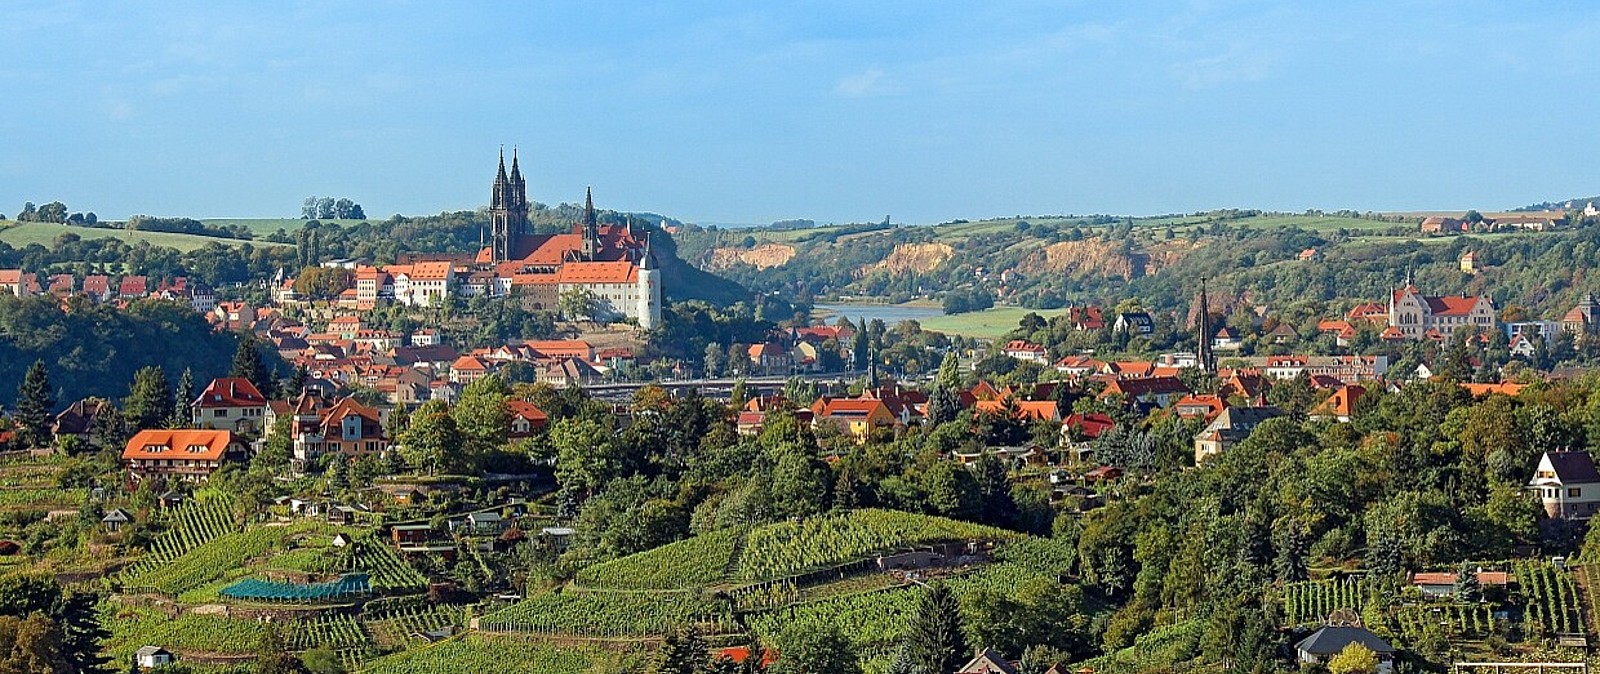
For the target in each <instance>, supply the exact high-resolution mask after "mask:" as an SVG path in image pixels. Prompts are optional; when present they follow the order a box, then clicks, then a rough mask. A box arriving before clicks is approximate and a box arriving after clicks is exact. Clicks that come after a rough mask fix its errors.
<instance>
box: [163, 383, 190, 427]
mask: <svg viewBox="0 0 1600 674" xmlns="http://www.w3.org/2000/svg"><path fill="white" fill-rule="evenodd" d="M193 402H194V372H192V371H191V370H190V369H189V368H183V374H181V375H179V376H178V387H177V388H175V389H173V390H172V418H171V419H170V420H168V421H167V426H169V427H171V428H185V427H187V426H189V424H190V423H191V422H192V421H193V418H192V417H190V416H189V404H190V403H193Z"/></svg>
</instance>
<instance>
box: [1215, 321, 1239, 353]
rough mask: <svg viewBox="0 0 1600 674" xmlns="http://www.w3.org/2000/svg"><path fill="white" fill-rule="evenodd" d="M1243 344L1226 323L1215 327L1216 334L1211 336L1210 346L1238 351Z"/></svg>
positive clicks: (1222, 349)
mask: <svg viewBox="0 0 1600 674" xmlns="http://www.w3.org/2000/svg"><path fill="white" fill-rule="evenodd" d="M1243 344H1244V340H1243V339H1240V338H1239V334H1238V333H1236V332H1234V331H1233V328H1230V327H1228V326H1226V325H1224V326H1222V327H1221V328H1218V329H1217V334H1216V335H1215V336H1213V337H1212V338H1211V348H1212V349H1213V350H1216V351H1238V350H1239V347H1240V346H1242V345H1243Z"/></svg>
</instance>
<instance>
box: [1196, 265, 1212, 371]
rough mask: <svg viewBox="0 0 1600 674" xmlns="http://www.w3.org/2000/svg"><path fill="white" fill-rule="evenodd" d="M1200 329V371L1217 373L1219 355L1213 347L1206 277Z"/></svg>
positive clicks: (1203, 278) (1201, 278) (1202, 291)
mask: <svg viewBox="0 0 1600 674" xmlns="http://www.w3.org/2000/svg"><path fill="white" fill-rule="evenodd" d="M1197 322H1198V323H1199V327H1200V343H1199V344H1198V345H1197V346H1199V347H1200V348H1199V349H1198V352H1199V354H1198V355H1199V356H1200V357H1199V359H1198V360H1199V361H1200V369H1202V370H1205V371H1206V372H1216V371H1217V354H1216V353H1215V352H1213V351H1212V345H1211V340H1212V336H1211V301H1210V298H1209V297H1207V296H1206V277H1204V276H1202V277H1200V320H1199V321H1197Z"/></svg>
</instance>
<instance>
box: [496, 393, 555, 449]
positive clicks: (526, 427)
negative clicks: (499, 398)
mask: <svg viewBox="0 0 1600 674" xmlns="http://www.w3.org/2000/svg"><path fill="white" fill-rule="evenodd" d="M506 411H508V412H510V414H511V431H510V433H509V434H508V435H509V437H510V438H511V439H513V440H516V439H521V438H526V437H531V436H532V435H533V434H535V433H537V432H538V431H540V430H542V429H543V428H544V425H545V423H547V422H548V421H549V420H550V417H549V416H547V415H546V414H545V413H544V410H541V409H539V408H538V407H536V406H534V404H533V403H530V402H528V401H526V400H507V401H506Z"/></svg>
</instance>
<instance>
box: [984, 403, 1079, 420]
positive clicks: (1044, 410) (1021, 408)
mask: <svg viewBox="0 0 1600 674" xmlns="http://www.w3.org/2000/svg"><path fill="white" fill-rule="evenodd" d="M973 409H975V410H977V411H978V413H979V414H1009V415H1011V416H1012V417H1013V418H1016V419H1018V420H1021V421H1051V422H1057V421H1061V408H1060V406H1059V405H1057V404H1056V401H1054V400H1010V399H1007V400H979V401H978V402H977V403H975V404H974V405H973Z"/></svg>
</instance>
